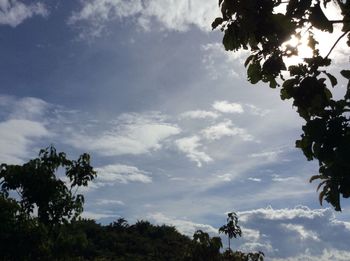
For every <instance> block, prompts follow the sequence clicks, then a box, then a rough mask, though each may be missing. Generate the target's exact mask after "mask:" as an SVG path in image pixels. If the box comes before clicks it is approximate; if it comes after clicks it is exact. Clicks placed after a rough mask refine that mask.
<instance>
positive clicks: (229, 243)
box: [228, 237, 231, 251]
mask: <svg viewBox="0 0 350 261" xmlns="http://www.w3.org/2000/svg"><path fill="white" fill-rule="evenodd" d="M228 249H229V250H230V251H231V242H230V237H228Z"/></svg>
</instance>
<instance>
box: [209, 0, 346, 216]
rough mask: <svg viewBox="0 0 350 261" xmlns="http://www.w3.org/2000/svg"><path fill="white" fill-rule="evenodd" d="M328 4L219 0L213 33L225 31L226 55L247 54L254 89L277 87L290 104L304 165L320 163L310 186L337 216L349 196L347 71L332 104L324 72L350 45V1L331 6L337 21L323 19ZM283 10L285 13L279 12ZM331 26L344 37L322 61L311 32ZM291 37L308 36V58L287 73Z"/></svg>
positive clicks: (293, 51)
mask: <svg viewBox="0 0 350 261" xmlns="http://www.w3.org/2000/svg"><path fill="white" fill-rule="evenodd" d="M330 1H331V0H322V1H321V0H313V1H312V0H302V1H301V0H289V1H281V0H245V1H241V0H219V7H220V8H221V17H218V18H216V19H215V21H214V22H213V23H212V27H213V29H215V28H217V27H219V28H221V30H222V31H223V33H224V36H223V45H224V47H225V49H226V50H228V51H238V50H241V49H245V50H249V51H250V56H249V57H248V58H247V60H246V62H245V66H246V67H247V75H248V80H249V81H250V82H251V83H252V84H255V83H258V82H260V81H262V82H266V83H268V84H269V86H270V87H271V88H276V87H280V92H281V99H282V100H285V99H292V100H293V106H295V107H296V109H297V112H298V113H299V115H300V117H302V118H303V119H304V120H305V122H306V123H305V125H304V126H303V128H302V130H303V132H304V133H303V134H302V135H301V139H300V140H297V141H296V147H297V148H300V149H301V150H302V151H303V153H304V154H305V156H306V158H307V159H308V160H313V159H316V160H318V162H319V175H315V176H313V177H312V178H311V180H310V182H311V181H312V180H315V179H321V180H322V182H321V183H320V185H319V187H318V189H320V188H322V190H321V192H320V197H319V198H320V203H321V204H322V201H323V199H325V200H326V201H328V202H329V203H331V204H332V205H333V206H334V208H335V210H337V211H339V210H341V206H340V195H342V196H343V197H344V198H348V197H349V196H350V160H349V159H350V158H349V155H350V126H349V111H350V70H342V71H341V72H340V73H341V75H342V77H344V78H345V79H346V80H347V81H349V84H348V85H347V91H346V93H345V95H344V97H343V98H341V99H337V100H335V99H334V98H333V97H332V91H331V89H330V87H329V86H331V88H334V87H335V86H336V85H337V78H336V77H334V76H333V75H332V74H330V73H329V72H328V71H327V68H329V66H330V65H331V62H332V60H331V59H330V58H329V55H330V54H331V52H332V50H333V49H334V47H335V46H336V45H337V43H338V42H339V40H340V39H341V38H343V37H345V36H346V37H347V38H348V41H347V44H348V46H349V45H350V34H349V32H350V1H341V0H334V1H333V2H334V3H335V4H336V5H337V7H338V8H339V10H340V12H341V16H342V19H340V20H336V21H331V20H329V19H328V18H327V16H326V14H325V13H327V12H326V11H327V8H329V2H330ZM283 9H285V12H283V11H280V10H283ZM335 24H341V25H342V29H341V30H342V34H341V35H340V37H339V38H338V39H335V41H334V45H333V47H332V48H331V49H330V50H329V52H328V53H327V54H326V55H321V53H320V50H319V42H318V39H317V37H316V35H315V32H317V30H321V31H325V32H328V33H329V34H332V33H334V25H335ZM291 36H294V37H296V38H297V39H301V38H302V37H305V36H307V38H308V40H307V41H308V46H309V47H310V48H311V49H312V57H310V58H305V59H304V60H303V62H302V63H299V64H294V65H291V66H289V67H288V69H287V68H286V65H285V61H286V58H288V57H291V56H295V55H298V48H297V46H293V45H291V44H288V42H287V41H288V40H289V39H290V38H291ZM286 70H287V71H288V72H289V77H286V73H284V71H286ZM328 70H329V69H328ZM327 85H328V86H327Z"/></svg>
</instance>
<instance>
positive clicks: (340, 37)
mask: <svg viewBox="0 0 350 261" xmlns="http://www.w3.org/2000/svg"><path fill="white" fill-rule="evenodd" d="M349 31H350V30H347V31H346V32H344V33H343V34H342V35H341V36H339V38H338V39H337V40H336V41H335V43H334V44H333V46H332V48H331V49H330V50H329V52H328V54H327V55H326V57H325V59H327V58H328V56H329V55H330V54H331V52H332V51H333V49H334V48H335V46H336V45H337V44H338V43H339V41H340V39H342V38H343V37H344V36H345V35H346V34H347V33H348V32H349Z"/></svg>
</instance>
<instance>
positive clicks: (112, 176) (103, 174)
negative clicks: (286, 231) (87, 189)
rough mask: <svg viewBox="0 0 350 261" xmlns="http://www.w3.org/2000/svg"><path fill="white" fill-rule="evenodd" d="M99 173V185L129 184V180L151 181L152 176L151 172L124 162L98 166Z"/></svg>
mask: <svg viewBox="0 0 350 261" xmlns="http://www.w3.org/2000/svg"><path fill="white" fill-rule="evenodd" d="M96 171H97V173H98V175H97V178H96V184H97V186H101V185H105V184H108V185H113V184H115V183H123V184H127V183H129V182H141V183H151V182H152V177H150V176H149V173H147V172H145V171H142V170H140V169H138V168H137V167H135V166H129V165H123V164H111V165H106V166H103V167H99V168H96Z"/></svg>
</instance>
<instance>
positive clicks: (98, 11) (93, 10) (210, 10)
mask: <svg viewBox="0 0 350 261" xmlns="http://www.w3.org/2000/svg"><path fill="white" fill-rule="evenodd" d="M169 10H172V11H171V12H169ZM215 10H216V11H215ZM218 11H219V10H218V8H217V4H216V3H215V2H212V1H207V2H203V1H200V0H192V1H187V0H177V1H174V0H147V1H141V0H131V1H122V0H89V1H84V2H82V5H81V8H80V10H77V11H75V12H73V13H72V15H71V17H70V18H69V20H68V23H69V24H80V25H81V24H82V23H83V24H84V23H86V25H85V26H83V30H85V32H84V33H85V34H86V33H87V34H88V35H90V36H100V35H101V33H103V31H104V30H106V27H107V25H108V23H109V22H112V21H115V20H118V19H123V18H125V17H129V18H133V20H134V21H135V23H136V24H137V25H138V26H140V27H141V28H143V29H145V30H150V29H151V28H153V27H155V26H156V25H157V24H158V26H157V27H159V25H160V28H163V29H166V30H176V31H186V30H188V28H189V27H190V26H192V25H195V26H197V27H199V28H201V29H202V30H205V31H209V30H210V29H211V22H212V21H213V19H214V18H215V17H216V15H217V13H218Z"/></svg>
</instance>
